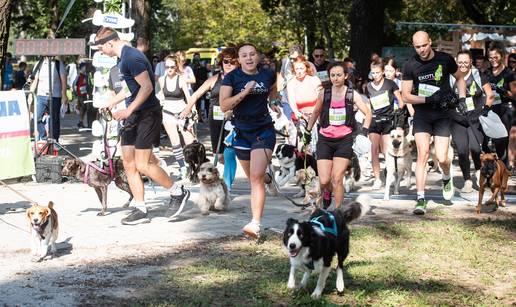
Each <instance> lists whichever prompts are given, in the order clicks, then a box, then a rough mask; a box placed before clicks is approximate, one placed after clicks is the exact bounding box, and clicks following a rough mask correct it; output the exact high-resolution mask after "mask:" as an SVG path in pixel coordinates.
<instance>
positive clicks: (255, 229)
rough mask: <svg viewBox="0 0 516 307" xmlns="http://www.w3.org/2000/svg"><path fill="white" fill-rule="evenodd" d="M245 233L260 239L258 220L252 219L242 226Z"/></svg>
mask: <svg viewBox="0 0 516 307" xmlns="http://www.w3.org/2000/svg"><path fill="white" fill-rule="evenodd" d="M242 231H243V232H244V234H245V235H246V236H248V237H250V238H253V239H258V238H259V237H260V224H259V223H258V222H256V221H254V220H253V221H251V222H249V224H247V225H245V226H244V228H242Z"/></svg>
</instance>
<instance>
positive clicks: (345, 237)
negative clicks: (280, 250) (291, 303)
mask: <svg viewBox="0 0 516 307" xmlns="http://www.w3.org/2000/svg"><path fill="white" fill-rule="evenodd" d="M370 201H371V200H370V198H369V196H367V195H365V194H362V195H360V196H359V197H358V198H357V199H356V200H355V201H353V202H352V203H350V204H347V205H345V206H341V207H340V208H338V209H336V210H335V211H326V210H323V209H320V208H317V209H315V211H314V212H313V213H312V215H311V216H310V220H309V221H305V222H300V221H298V220H296V219H292V218H289V219H288V220H287V225H286V227H285V231H284V232H283V245H284V246H285V248H286V250H287V251H288V253H289V256H290V274H289V278H288V283H287V287H288V288H289V289H298V288H305V287H306V286H307V284H308V279H309V277H310V275H311V274H318V279H317V286H316V287H315V290H314V291H313V292H312V295H311V296H312V298H313V299H319V298H320V297H321V294H322V292H323V290H324V287H325V285H326V280H327V278H328V275H329V274H330V266H331V263H332V260H333V257H334V256H335V254H337V282H336V287H337V291H338V292H340V293H342V292H343V291H344V276H343V267H344V260H345V259H346V257H347V256H348V254H349V239H350V232H349V228H348V226H347V224H348V223H350V222H351V221H353V220H356V219H358V218H360V217H362V216H364V215H365V214H366V213H367V212H368V211H369V205H370ZM297 271H302V272H304V274H303V278H302V279H301V282H300V283H299V284H298V283H297V282H296V276H295V275H296V272H297Z"/></svg>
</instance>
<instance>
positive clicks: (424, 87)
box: [417, 83, 439, 97]
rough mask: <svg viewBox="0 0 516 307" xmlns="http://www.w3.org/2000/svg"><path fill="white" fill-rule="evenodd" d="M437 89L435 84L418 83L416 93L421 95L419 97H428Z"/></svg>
mask: <svg viewBox="0 0 516 307" xmlns="http://www.w3.org/2000/svg"><path fill="white" fill-rule="evenodd" d="M438 90H439V87H437V86H433V85H429V84H423V83H419V87H418V89H417V95H418V96H421V97H429V96H432V95H433V94H434V93H435V92H437V91H438Z"/></svg>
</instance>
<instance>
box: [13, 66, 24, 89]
mask: <svg viewBox="0 0 516 307" xmlns="http://www.w3.org/2000/svg"><path fill="white" fill-rule="evenodd" d="M26 82H27V77H26V76H25V72H24V71H23V70H18V71H16V73H15V74H14V86H15V87H16V89H18V90H21V89H23V85H25V83H26Z"/></svg>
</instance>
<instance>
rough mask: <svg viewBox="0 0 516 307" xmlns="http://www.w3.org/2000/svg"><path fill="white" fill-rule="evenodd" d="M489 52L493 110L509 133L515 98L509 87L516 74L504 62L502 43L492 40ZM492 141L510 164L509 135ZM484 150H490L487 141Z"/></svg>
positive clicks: (488, 77)
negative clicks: (512, 101)
mask: <svg viewBox="0 0 516 307" xmlns="http://www.w3.org/2000/svg"><path fill="white" fill-rule="evenodd" d="M488 53H489V62H490V63H491V68H490V69H488V70H487V71H486V74H487V81H489V83H490V84H491V89H492V90H493V92H494V95H495V97H494V102H493V106H492V110H493V112H495V113H496V114H497V115H498V116H499V117H500V119H501V120H502V123H503V124H504V126H505V128H506V129H507V132H508V133H509V132H510V130H511V125H512V116H513V114H512V112H513V111H512V109H511V105H512V103H511V100H513V99H512V97H511V96H512V95H511V93H510V90H509V89H510V83H511V82H515V81H516V80H515V76H514V73H513V72H511V70H510V69H509V68H507V67H506V66H505V64H504V62H505V56H506V53H505V47H504V46H503V44H502V43H500V42H496V41H494V42H491V44H490V45H489V49H488ZM486 139H487V138H486ZM492 142H493V143H494V147H495V150H496V154H497V156H498V158H500V159H501V160H502V161H504V163H505V164H506V165H507V166H509V164H508V154H507V150H508V146H509V137H505V138H499V139H493V140H492ZM484 151H490V150H489V148H488V146H487V141H484Z"/></svg>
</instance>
